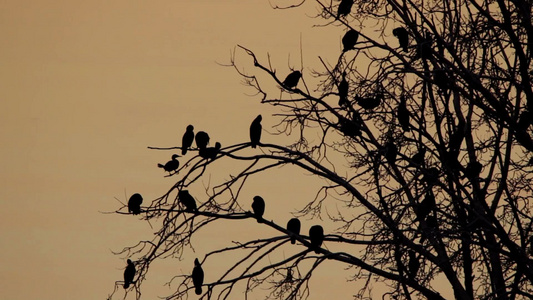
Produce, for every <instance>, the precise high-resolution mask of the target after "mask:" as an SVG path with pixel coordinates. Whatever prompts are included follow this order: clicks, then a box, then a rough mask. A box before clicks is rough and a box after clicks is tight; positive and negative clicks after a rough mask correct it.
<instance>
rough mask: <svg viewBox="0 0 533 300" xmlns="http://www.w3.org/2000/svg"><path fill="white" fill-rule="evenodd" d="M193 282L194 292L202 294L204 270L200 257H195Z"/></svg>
mask: <svg viewBox="0 0 533 300" xmlns="http://www.w3.org/2000/svg"><path fill="white" fill-rule="evenodd" d="M192 283H193V284H194V292H195V293H196V295H201V294H202V284H204V270H203V269H202V266H201V265H200V261H199V260H198V258H195V259H194V268H193V269H192Z"/></svg>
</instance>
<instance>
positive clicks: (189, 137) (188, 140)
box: [181, 125, 194, 155]
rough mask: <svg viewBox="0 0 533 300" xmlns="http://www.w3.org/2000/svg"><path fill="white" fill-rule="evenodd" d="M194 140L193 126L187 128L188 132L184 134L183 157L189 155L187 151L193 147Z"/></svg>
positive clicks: (182, 143)
mask: <svg viewBox="0 0 533 300" xmlns="http://www.w3.org/2000/svg"><path fill="white" fill-rule="evenodd" d="M193 140H194V127H193V126H192V125H189V126H187V130H185V133H184V134H183V138H182V139H181V155H185V154H187V149H188V148H189V147H191V146H192V142H193Z"/></svg>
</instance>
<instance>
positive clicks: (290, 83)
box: [283, 71, 302, 89]
mask: <svg viewBox="0 0 533 300" xmlns="http://www.w3.org/2000/svg"><path fill="white" fill-rule="evenodd" d="M301 77H302V73H301V72H300V71H294V72H292V73H290V74H289V75H287V77H286V78H285V80H283V85H284V86H285V87H286V88H288V89H293V88H295V87H296V86H297V85H298V81H300V78H301Z"/></svg>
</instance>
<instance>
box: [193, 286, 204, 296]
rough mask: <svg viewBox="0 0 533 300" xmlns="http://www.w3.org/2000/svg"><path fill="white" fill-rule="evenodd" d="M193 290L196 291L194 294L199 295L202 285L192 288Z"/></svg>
mask: <svg viewBox="0 0 533 300" xmlns="http://www.w3.org/2000/svg"><path fill="white" fill-rule="evenodd" d="M194 292H195V293H196V295H201V294H202V287H201V286H199V287H196V289H195V290H194Z"/></svg>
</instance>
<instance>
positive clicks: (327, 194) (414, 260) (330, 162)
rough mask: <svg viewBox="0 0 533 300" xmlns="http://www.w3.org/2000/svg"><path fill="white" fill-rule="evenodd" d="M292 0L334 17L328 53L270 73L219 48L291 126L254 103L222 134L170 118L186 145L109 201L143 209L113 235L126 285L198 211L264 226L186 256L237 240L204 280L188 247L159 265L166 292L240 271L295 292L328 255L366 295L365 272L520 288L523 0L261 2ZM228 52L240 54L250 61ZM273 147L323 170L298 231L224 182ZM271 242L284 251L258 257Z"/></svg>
mask: <svg viewBox="0 0 533 300" xmlns="http://www.w3.org/2000/svg"><path fill="white" fill-rule="evenodd" d="M305 5H315V6H317V7H318V8H319V11H320V12H319V13H318V14H317V16H316V18H317V22H323V23H325V24H324V26H337V27H336V28H338V30H339V35H340V36H341V37H342V39H341V42H342V50H339V54H338V60H337V61H336V62H335V64H328V63H327V62H326V61H324V60H322V59H321V61H322V66H319V67H318V68H316V69H309V68H307V67H304V66H302V69H301V70H291V71H290V72H287V73H286V74H278V73H277V72H276V69H275V68H274V67H273V66H272V63H271V61H270V60H267V61H260V60H259V59H258V57H257V56H256V54H255V53H254V52H253V51H252V50H251V49H247V48H245V47H243V46H239V47H238V48H236V51H235V53H234V56H233V57H232V60H231V66H232V67H234V68H235V70H236V71H237V72H238V73H239V74H240V75H241V76H242V78H243V79H244V82H245V83H246V84H247V85H248V86H250V87H251V88H253V89H255V90H256V92H257V95H259V96H260V97H261V102H262V103H264V104H265V105H273V106H275V107H277V108H279V113H278V114H276V115H275V116H272V117H270V116H269V118H277V119H278V121H279V123H278V124H277V126H276V127H275V128H276V129H277V131H278V132H279V133H285V134H286V135H288V136H289V137H291V138H292V139H293V142H292V143H290V144H289V145H285V146H284V145H277V144H268V143H263V142H261V132H262V129H261V124H260V122H261V120H262V118H265V117H266V116H261V115H260V116H258V117H257V118H255V120H253V122H252V120H250V121H251V127H250V140H248V141H243V143H240V144H236V145H229V146H224V147H222V145H221V143H218V142H217V143H216V144H215V146H214V147H208V145H209V144H210V143H209V136H208V135H207V133H205V132H201V131H200V132H197V133H196V136H195V137H196V147H193V139H194V138H193V136H194V132H193V130H194V128H193V126H191V125H190V126H189V127H187V130H186V131H185V135H184V136H183V143H182V145H178V146H177V147H173V148H170V149H166V150H174V151H177V150H181V151H182V152H181V153H182V155H183V156H185V155H188V157H189V158H188V160H185V159H184V158H185V157H181V158H180V160H181V162H182V164H180V163H179V162H178V158H179V157H178V156H177V155H175V156H173V157H172V160H170V161H169V162H168V163H166V164H165V165H163V164H161V165H160V167H161V168H163V169H164V170H165V171H167V172H169V175H170V176H175V177H176V178H177V180H176V183H175V184H174V185H173V186H172V187H171V188H170V189H169V190H168V191H167V192H166V193H165V194H164V195H162V196H161V197H159V198H157V199H155V200H153V201H152V202H150V203H146V205H145V206H142V197H141V196H140V195H139V194H135V195H133V196H132V199H133V202H131V201H130V205H125V206H124V207H122V208H120V209H119V210H117V213H119V214H130V213H131V214H135V215H136V214H140V216H141V217H142V219H144V220H159V221H160V227H159V229H158V230H157V231H156V233H155V234H156V235H155V237H154V239H153V240H150V241H140V242H139V243H138V244H137V245H134V246H132V247H127V248H125V249H123V251H121V252H120V254H122V255H126V256H127V257H131V259H132V260H133V261H134V262H135V266H136V275H135V278H134V279H133V280H129V279H128V280H126V283H125V284H124V287H126V284H128V285H129V283H131V284H132V285H133V286H134V288H135V290H136V291H137V295H138V297H140V286H141V283H142V282H143V280H144V279H145V276H146V274H147V272H148V269H149V266H150V264H151V263H152V262H153V261H155V260H157V259H164V258H168V257H181V256H182V254H183V253H184V251H185V249H186V248H188V247H192V246H193V245H192V243H191V237H192V236H194V235H195V234H197V233H198V232H199V231H201V230H202V229H203V228H205V227H208V226H210V225H213V224H215V223H216V222H222V221H223V220H224V219H236V220H239V219H248V218H255V219H257V221H258V222H260V223H261V225H262V226H269V227H271V228H272V229H274V230H276V231H277V232H278V233H279V234H278V235H277V236H272V237H268V238H260V239H254V240H249V241H246V242H234V243H233V245H231V246H228V247H226V248H220V249H213V250H212V251H211V252H209V253H207V255H205V257H204V258H203V259H200V260H199V261H198V260H197V261H196V262H195V264H194V266H195V270H197V267H200V266H202V265H204V264H205V263H206V262H207V261H209V260H213V259H217V257H219V256H222V255H224V254H226V253H235V257H238V258H236V259H235V260H234V263H233V265H232V266H231V267H230V268H229V269H228V270H227V272H226V273H224V274H222V275H221V276H220V277H219V278H213V277H209V281H206V282H204V280H203V279H204V273H203V272H204V271H205V272H206V274H207V273H208V272H209V270H208V269H206V268H205V267H204V270H203V271H202V273H201V274H202V280H201V281H199V279H198V275H197V276H196V279H195V275H194V274H195V272H196V273H197V274H198V272H199V271H192V267H193V264H192V263H191V271H192V273H188V274H180V275H178V276H177V277H175V278H174V279H172V281H173V282H174V281H176V282H177V281H179V283H178V284H177V288H176V289H175V292H174V293H173V294H172V295H170V296H169V299H182V298H186V297H187V295H188V294H190V292H191V291H192V290H193V289H195V290H196V292H197V293H198V291H200V293H199V295H201V296H200V297H202V298H204V299H212V298H216V299H219V298H222V299H229V298H232V297H230V296H229V295H231V293H232V292H234V291H235V289H237V288H236V286H237V284H239V283H241V282H242V283H243V287H244V289H245V292H246V293H249V292H253V291H255V288H256V287H259V286H261V287H263V288H267V290H268V291H269V297H271V298H276V299H305V298H307V297H308V296H309V293H310V290H311V289H312V287H310V286H309V279H310V278H311V276H312V275H313V272H315V271H316V268H317V267H318V266H319V265H320V264H322V263H327V262H328V261H330V260H337V261H340V262H343V263H345V264H346V265H347V266H353V269H352V270H354V271H353V278H354V280H357V279H359V280H361V281H362V282H364V284H361V285H360V286H358V289H359V290H356V291H354V294H355V297H358V298H364V297H368V296H369V291H370V290H371V287H372V283H371V280H370V279H371V278H372V279H375V280H376V281H377V282H380V283H382V284H383V286H384V287H385V289H386V291H385V292H383V298H385V299H413V298H417V299H418V298H421V299H425V298H428V299H443V298H444V296H443V295H442V294H441V293H442V290H440V289H439V288H438V286H437V285H435V282H436V281H439V280H441V281H442V280H446V281H447V282H448V284H449V286H451V288H452V290H453V293H452V294H453V296H454V297H455V298H456V299H526V298H531V297H533V201H532V190H531V188H530V186H531V182H532V179H533V172H532V170H533V155H532V154H533V140H532V138H531V125H532V123H533V113H531V112H533V91H532V77H533V63H532V58H533V53H532V45H533V27H532V10H533V8H532V6H533V5H532V3H531V1H526V0H514V1H504V0H494V1H474V0H457V1H453V0H444V1H410V0H405V1H395V0H379V1H360V0H355V1H353V0H342V1H340V2H336V1H328V2H325V1H311V0H307V1H305V0H302V2H298V3H295V4H293V5H288V6H285V7H276V8H278V9H295V12H297V11H298V9H300V8H301V7H303V6H305ZM366 23H369V24H372V30H366V28H365V24H366ZM376 28H379V29H380V30H379V31H378V34H376ZM238 55H245V56H247V57H249V58H251V59H252V61H253V67H254V68H253V70H254V71H253V72H252V73H250V72H247V71H245V68H243V67H241V66H240V64H239V63H238V60H237V57H238ZM265 76H266V77H265ZM259 78H261V80H260V79H259ZM260 83H261V84H260ZM308 84H309V86H312V88H310V87H309V86H308ZM280 90H281V93H280ZM198 135H200V139H198ZM317 137H319V138H318V139H317ZM158 149H161V148H158ZM163 150H165V149H163ZM187 153H189V154H187ZM217 160H231V161H234V162H235V165H236V166H238V168H240V169H238V170H237V171H235V172H233V171H232V172H231V173H230V174H229V175H230V177H229V179H227V180H224V181H223V182H221V183H219V184H218V185H215V186H213V187H212V188H211V189H209V190H206V194H207V196H205V197H198V196H197V197H193V196H192V195H191V194H190V193H189V192H188V190H189V188H190V187H192V186H194V185H195V184H198V181H199V180H200V178H202V176H204V175H206V174H208V173H209V169H210V166H211V164H212V163H213V162H216V161H217ZM285 165H287V166H292V167H295V168H300V169H301V170H303V171H305V172H306V173H310V174H313V175H314V176H317V177H319V178H322V179H324V181H323V182H324V185H323V186H322V187H321V188H318V189H317V197H316V198H315V199H313V200H312V201H309V202H308V203H307V205H305V206H304V207H302V209H301V211H299V215H300V216H302V217H306V218H307V219H310V218H313V217H316V216H320V215H321V214H323V213H324V207H325V206H326V205H328V204H330V203H340V204H341V205H342V209H339V210H338V212H337V214H336V215H329V217H330V219H331V221H332V222H334V223H335V224H336V226H337V228H338V229H337V230H336V231H335V232H324V230H323V228H322V227H321V226H320V225H313V224H306V226H307V227H306V228H310V230H309V234H308V235H306V233H307V232H303V231H302V232H300V228H301V227H302V228H303V226H302V225H301V224H300V221H299V220H298V219H296V218H295V219H291V220H290V221H289V224H288V226H284V224H278V223H276V222H274V221H270V220H266V219H264V218H263V217H262V215H263V212H264V210H265V200H263V199H262V198H261V197H260V196H256V198H254V199H253V204H252V199H248V198H246V199H244V198H243V197H240V191H241V190H242V188H243V186H244V185H245V184H246V182H247V179H249V178H251V177H253V176H255V175H257V174H259V173H263V172H265V171H267V170H273V172H275V171H274V169H276V168H277V167H279V166H285ZM136 195H138V196H136ZM332 195H336V196H335V197H333V196H332ZM139 197H140V198H139ZM199 199H202V200H201V201H200V200H199ZM266 205H268V204H266ZM289 242H292V244H295V243H296V244H297V245H295V246H291V245H288V243H289ZM323 243H336V244H338V245H339V248H338V249H342V250H340V251H337V250H331V251H330V250H328V249H329V248H326V247H324V246H323ZM302 245H303V247H301V246H302ZM286 247H292V249H293V252H291V255H290V256H287V257H281V256H280V258H279V259H278V260H272V257H277V256H275V255H274V253H276V251H279V250H280V249H282V248H283V249H285V248H286ZM336 249H337V248H336ZM360 253H363V255H361V254H360ZM189 260H190V261H192V258H191V259H189ZM128 268H130V265H129V264H128ZM127 270H128V269H127ZM191 274H192V275H191ZM125 278H126V277H125ZM206 278H207V277H206ZM202 285H203V287H204V289H203V292H201V291H202V289H201V288H200V289H199V287H201V286H202Z"/></svg>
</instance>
